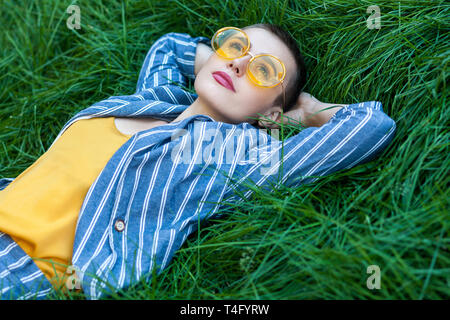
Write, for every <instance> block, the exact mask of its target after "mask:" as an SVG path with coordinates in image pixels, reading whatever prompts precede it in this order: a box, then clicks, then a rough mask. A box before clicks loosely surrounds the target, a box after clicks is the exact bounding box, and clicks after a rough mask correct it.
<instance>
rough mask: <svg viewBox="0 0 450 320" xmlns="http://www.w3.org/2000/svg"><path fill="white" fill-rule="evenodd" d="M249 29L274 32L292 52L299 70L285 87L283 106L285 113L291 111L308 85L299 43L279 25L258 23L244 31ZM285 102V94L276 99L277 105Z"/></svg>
mask: <svg viewBox="0 0 450 320" xmlns="http://www.w3.org/2000/svg"><path fill="white" fill-rule="evenodd" d="M249 28H261V29H264V30H267V31H270V32H272V34H274V35H275V36H277V37H278V38H279V39H280V40H281V41H283V43H284V44H285V45H286V46H287V47H288V49H289V50H290V51H291V53H292V56H293V57H294V60H295V64H296V65H297V70H296V72H295V77H294V80H293V81H291V82H290V83H288V84H287V86H286V87H285V90H286V105H284V106H283V112H287V111H289V110H290V109H291V108H292V107H293V106H294V105H295V103H296V102H297V98H298V96H299V95H300V93H301V92H302V90H303V87H304V86H305V84H306V79H307V72H306V65H305V61H304V59H303V56H302V54H301V53H300V49H299V47H298V44H297V41H296V40H295V39H294V38H293V37H292V36H291V35H290V33H289V32H288V31H286V30H284V29H283V28H282V27H280V26H279V25H275V24H268V23H257V24H252V25H250V26H246V27H245V28H243V29H249ZM282 102H283V93H280V95H279V96H278V97H277V98H276V99H275V104H282Z"/></svg>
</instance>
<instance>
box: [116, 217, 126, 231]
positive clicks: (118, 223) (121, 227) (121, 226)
mask: <svg viewBox="0 0 450 320" xmlns="http://www.w3.org/2000/svg"><path fill="white" fill-rule="evenodd" d="M114 229H116V231H118V232H122V231H123V230H124V229H125V222H124V221H123V220H121V219H118V220H116V223H114Z"/></svg>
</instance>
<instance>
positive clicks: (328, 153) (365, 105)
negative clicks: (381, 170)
mask: <svg viewBox="0 0 450 320" xmlns="http://www.w3.org/2000/svg"><path fill="white" fill-rule="evenodd" d="M395 130H396V125H395V121H394V120H392V119H391V118H390V117H389V116H388V115H386V114H385V113H384V112H383V109H382V104H381V102H378V101H369V102H362V103H357V104H351V105H348V106H345V107H343V108H341V109H340V110H339V111H337V112H336V113H335V114H334V115H333V117H332V118H331V119H330V120H329V121H328V122H327V123H326V124H324V125H322V126H321V127H309V128H306V129H303V130H302V131H301V132H300V133H298V134H297V135H295V136H292V137H290V138H288V139H285V141H284V143H283V142H282V141H279V140H277V139H274V138H272V137H270V136H268V137H269V138H268V145H270V152H267V145H265V144H262V146H260V145H261V144H260V143H259V144H258V145H256V146H255V147H253V148H249V149H248V153H252V154H253V158H255V159H256V158H257V159H258V161H255V162H254V163H251V161H250V162H249V161H241V162H239V163H238V166H237V168H236V173H237V174H238V178H237V179H236V181H233V183H231V184H230V187H229V189H228V190H231V189H235V188H236V186H240V184H241V183H243V182H244V181H246V182H250V185H252V186H254V185H255V184H256V185H258V186H262V187H269V186H272V187H273V186H276V187H277V188H278V187H279V182H280V180H281V184H282V185H285V186H289V187H298V186H300V185H302V184H306V183H310V182H314V181H315V180H317V179H318V177H321V176H326V175H329V174H331V173H334V172H336V171H339V170H343V169H349V168H352V167H354V166H356V165H359V164H362V163H365V162H369V161H371V160H373V159H374V158H376V157H377V156H378V155H379V154H380V153H381V152H382V151H383V150H384V149H385V148H386V147H387V146H388V145H389V144H390V142H391V141H392V139H393V138H394V135H395ZM251 158H252V157H249V159H251ZM247 185H248V184H247ZM239 188H240V187H237V189H239ZM237 189H236V190H237ZM269 190H270V189H269ZM250 192H251V191H246V193H245V195H246V196H248V195H249V194H250Z"/></svg>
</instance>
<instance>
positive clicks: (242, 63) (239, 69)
mask: <svg viewBox="0 0 450 320" xmlns="http://www.w3.org/2000/svg"><path fill="white" fill-rule="evenodd" d="M250 59H251V56H250V55H248V54H247V55H245V56H243V57H241V58H237V59H233V60H231V61H228V63H227V67H228V68H230V69H231V70H232V71H233V73H234V74H235V75H236V76H237V77H242V76H243V75H244V74H245V70H246V68H247V64H248V62H249V61H250Z"/></svg>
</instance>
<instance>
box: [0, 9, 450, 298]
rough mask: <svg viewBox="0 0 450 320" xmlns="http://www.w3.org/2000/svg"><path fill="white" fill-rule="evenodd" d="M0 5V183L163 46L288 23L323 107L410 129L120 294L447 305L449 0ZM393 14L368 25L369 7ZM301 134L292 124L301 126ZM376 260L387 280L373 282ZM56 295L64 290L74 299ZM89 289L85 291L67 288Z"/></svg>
mask: <svg viewBox="0 0 450 320" xmlns="http://www.w3.org/2000/svg"><path fill="white" fill-rule="evenodd" d="M73 3H74V4H78V5H79V6H80V8H81V26H82V29H81V30H69V29H68V28H67V27H66V19H67V18H68V17H69V14H67V13H66V8H67V6H68V5H69V4H70V2H69V1H50V0H48V1H32V0H29V1H24V0H22V1H16V0H14V1H12V0H11V1H2V2H1V4H0V5H1V12H0V23H1V26H2V30H1V31H0V52H1V55H0V177H16V176H17V175H19V174H20V173H21V172H22V171H24V170H25V169H26V168H27V167H29V166H30V165H31V164H32V163H33V162H34V161H36V160H37V159H38V158H39V157H40V156H41V155H42V154H43V153H44V152H45V151H46V150H47V149H48V148H49V147H50V145H51V143H52V142H53V140H54V139H55V137H56V136H57V134H58V133H59V131H60V129H61V128H62V127H63V125H64V124H65V123H66V122H67V121H68V120H69V119H70V118H71V117H72V116H73V115H75V113H77V112H78V111H80V110H82V109H85V108H87V107H89V106H90V105H92V104H93V103H95V102H97V101H100V100H103V99H105V98H107V97H109V96H111V95H127V94H132V93H133V92H134V89H135V87H136V82H137V78H138V73H139V70H140V66H141V63H142V62H143V60H144V57H145V55H146V53H147V51H148V49H149V48H150V46H151V44H152V43H153V41H155V40H156V39H157V38H159V37H160V36H161V35H163V34H164V33H167V32H187V33H189V34H191V35H195V36H197V35H203V36H208V37H211V35H212V34H213V33H214V31H215V30H217V29H219V28H220V27H223V26H228V25H233V26H238V27H244V26H246V25H249V24H253V23H259V22H266V23H276V24H280V25H282V26H283V27H285V28H286V29H287V30H289V31H290V32H291V33H292V35H293V36H294V37H295V38H296V39H297V40H298V44H299V46H300V49H301V51H302V52H303V54H304V56H305V58H306V63H307V66H308V69H309V74H310V77H309V80H308V83H307V86H306V88H305V91H307V92H309V93H311V94H312V95H314V96H315V97H317V98H318V99H319V100H321V101H325V102H333V103H354V102H360V101H368V100H379V101H381V102H382V103H383V107H384V111H385V112H386V113H387V114H388V115H389V116H390V117H392V118H393V119H394V120H395V121H396V123H397V133H396V137H395V139H394V141H393V143H392V144H391V145H390V146H389V148H388V149H386V150H385V152H384V153H383V154H382V156H381V157H380V158H378V159H376V160H374V161H372V162H370V163H367V164H364V165H360V166H357V167H355V168H352V169H350V170H346V171H341V172H338V173H336V174H333V175H331V176H328V177H326V178H324V179H320V180H319V181H317V182H316V183H315V184H313V185H308V186H302V187H300V188H297V189H289V188H285V189H283V190H279V191H277V192H274V193H271V194H267V193H261V192H256V193H255V195H254V196H253V198H252V199H250V200H249V201H246V202H245V203H243V204H242V205H239V206H238V205H233V204H229V205H228V206H227V209H226V210H227V211H228V210H229V212H230V214H229V215H227V216H226V217H224V218H222V219H220V220H218V219H216V220H214V221H210V222H209V223H207V224H204V225H201V226H200V227H199V230H198V232H197V233H194V234H193V235H192V236H190V237H189V238H188V241H187V242H186V243H185V244H184V245H183V247H182V248H181V249H180V250H179V251H178V252H177V254H176V256H175V258H174V260H173V261H172V263H171V264H170V266H169V267H168V268H167V269H166V270H164V271H163V272H162V273H161V274H160V275H158V276H156V275H155V276H154V277H153V278H152V281H150V282H149V283H145V282H144V281H142V282H141V283H139V284H138V285H136V286H135V287H132V288H128V289H126V290H124V291H122V292H119V293H118V294H117V295H114V296H112V297H110V298H112V299H448V298H449V296H450V289H449V287H450V267H449V266H450V254H449V249H450V248H449V247H450V241H449V222H450V219H449V218H450V215H449V212H450V210H449V198H450V197H449V191H448V190H449V188H448V186H449V178H448V177H449V172H448V167H449V162H450V161H449V126H448V119H449V117H450V112H449V111H448V108H446V102H447V99H448V93H447V91H446V89H447V88H446V80H447V75H448V67H449V57H450V49H449V46H448V43H449V34H448V31H449V20H448V18H447V19H446V18H445V17H448V16H449V14H450V10H449V9H450V7H449V5H448V4H445V2H444V1H415V0H411V1H399V2H396V1H381V0H380V1H378V0H377V1H362V0H339V1H337V0H335V1H327V2H326V3H325V2H323V1H313V0H304V1H278V2H276V1H274V0H267V1H254V0H253V1H222V0H209V1H200V0H173V1H151V0H148V1H139V2H138V1H136V2H134V1H124V2H121V1H113V0H111V1H100V0H96V1H74V2H73ZM374 4H376V5H378V6H379V7H380V9H381V29H372V30H370V29H368V28H367V26H366V20H367V18H368V16H369V14H368V13H366V9H367V7H368V6H370V5H374ZM293 133H295V132H290V133H289V134H293ZM369 265H378V266H379V267H380V269H381V289H379V290H369V289H368V288H367V287H366V280H367V278H368V277H369V276H370V275H369V274H367V273H366V269H367V267H368V266H369ZM53 298H60V299H63V298H64V297H62V296H61V295H59V294H58V295H55V296H54V297H53ZM68 298H69V299H70V298H77V297H76V296H73V297H68Z"/></svg>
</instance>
